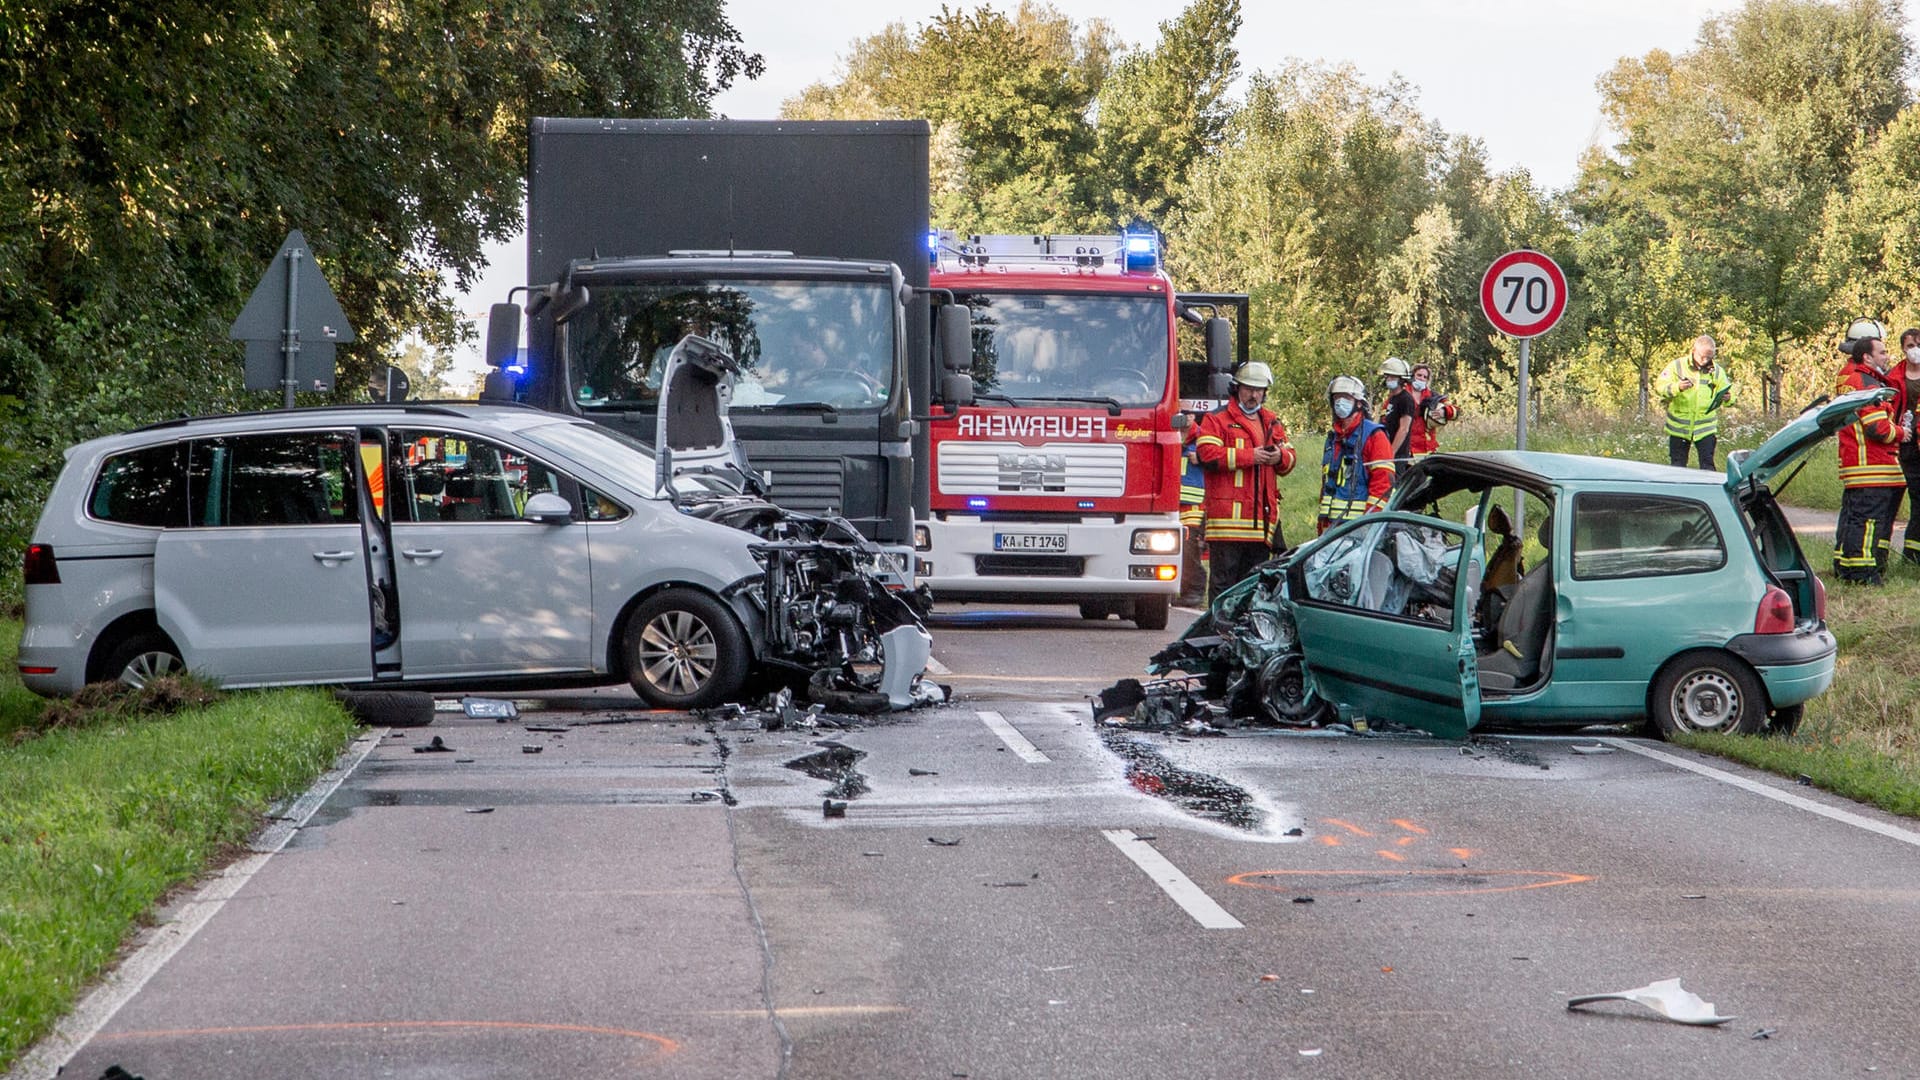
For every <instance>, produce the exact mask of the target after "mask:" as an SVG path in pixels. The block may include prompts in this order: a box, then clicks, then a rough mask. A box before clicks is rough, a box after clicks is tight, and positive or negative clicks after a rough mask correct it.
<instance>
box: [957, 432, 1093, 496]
mask: <svg viewBox="0 0 1920 1080" xmlns="http://www.w3.org/2000/svg"><path fill="white" fill-rule="evenodd" d="M938 462H939V466H940V494H942V495H1015V494H1023V493H1024V494H1035V495H1076V496H1080V497H1082V498H1096V497H1100V496H1107V497H1113V496H1119V495H1125V494H1126V493H1127V448H1126V447H1125V446H1123V445H1120V444H1118V443H1045V444H1043V445H1040V446H1021V445H1020V444H1019V443H1011V442H958V441H955V440H952V439H949V440H947V441H945V442H942V443H941V444H940V452H939V456H938Z"/></svg>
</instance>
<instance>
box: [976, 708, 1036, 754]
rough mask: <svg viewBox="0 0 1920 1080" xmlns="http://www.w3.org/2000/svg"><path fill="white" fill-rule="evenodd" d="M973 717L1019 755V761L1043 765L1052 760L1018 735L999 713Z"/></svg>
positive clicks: (1023, 736)
mask: <svg viewBox="0 0 1920 1080" xmlns="http://www.w3.org/2000/svg"><path fill="white" fill-rule="evenodd" d="M974 715H975V716H978V717H979V718H980V722H981V723H983V724H985V725H987V730H989V731H991V732H993V733H994V734H995V735H998V736H1000V741H1001V742H1003V743H1006V744H1007V749H1009V750H1011V751H1013V752H1014V753H1016V754H1019V755H1020V760H1021V761H1024V762H1026V763H1027V764H1029V765H1045V764H1046V763H1047V762H1049V761H1052V760H1053V759H1052V758H1050V757H1048V756H1047V755H1045V754H1043V753H1041V752H1040V748H1039V747H1037V746H1035V745H1033V744H1032V743H1030V742H1028V741H1027V737H1026V736H1025V735H1022V734H1020V730H1019V729H1018V728H1016V727H1014V726H1013V725H1012V724H1009V723H1007V718H1006V717H1004V716H1001V715H1000V714H999V713H997V712H978V713H975V714H974Z"/></svg>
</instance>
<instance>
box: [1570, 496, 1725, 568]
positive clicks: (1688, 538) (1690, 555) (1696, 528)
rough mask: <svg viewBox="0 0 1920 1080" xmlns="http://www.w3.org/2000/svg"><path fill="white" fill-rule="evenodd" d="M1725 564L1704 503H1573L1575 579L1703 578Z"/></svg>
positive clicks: (1659, 499) (1593, 499) (1614, 499)
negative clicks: (1682, 576)
mask: <svg viewBox="0 0 1920 1080" xmlns="http://www.w3.org/2000/svg"><path fill="white" fill-rule="evenodd" d="M1726 562H1727V549H1726V544H1725V542H1724V541H1723V540H1722V538H1721V536H1720V527H1719V526H1718V525H1716V524H1715V523H1714V520H1713V512H1712V511H1711V510H1709V509H1708V508H1707V506H1706V504H1705V503H1700V502H1695V501H1694V500H1692V499H1675V498H1670V497H1666V496H1661V495H1639V494H1598V493H1596V494H1585V495H1581V496H1579V497H1578V498H1576V499H1574V502H1573V576H1574V577H1575V578H1579V579H1581V580H1593V579H1597V578H1632V577H1655V576H1664V575H1669V574H1698V573H1704V572H1706V571H1709V570H1718V569H1720V568H1721V567H1722V566H1725V565H1726Z"/></svg>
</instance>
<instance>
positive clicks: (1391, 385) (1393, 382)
mask: <svg viewBox="0 0 1920 1080" xmlns="http://www.w3.org/2000/svg"><path fill="white" fill-rule="evenodd" d="M1387 389H1389V390H1398V389H1400V380H1399V379H1388V380H1387Z"/></svg>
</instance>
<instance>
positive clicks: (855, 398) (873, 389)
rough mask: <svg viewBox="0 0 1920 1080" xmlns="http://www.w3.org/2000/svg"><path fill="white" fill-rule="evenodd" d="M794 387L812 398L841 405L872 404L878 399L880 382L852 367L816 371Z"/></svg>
mask: <svg viewBox="0 0 1920 1080" xmlns="http://www.w3.org/2000/svg"><path fill="white" fill-rule="evenodd" d="M796 389H797V390H798V391H799V392H800V393H802V394H806V395H809V396H811V397H812V398H813V399H814V400H817V401H823V402H825V403H827V404H828V405H838V406H842V407H847V406H853V407H858V406H862V405H873V404H877V403H878V402H879V400H880V384H879V383H877V382H875V381H874V380H873V377H872V376H870V375H867V374H865V373H863V372H859V371H855V370H853V369H852V368H828V369H826V370H824V371H820V372H816V373H815V374H814V375H813V376H811V377H810V378H808V379H807V381H806V383H805V384H804V385H803V386H801V387H798V388H796Z"/></svg>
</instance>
